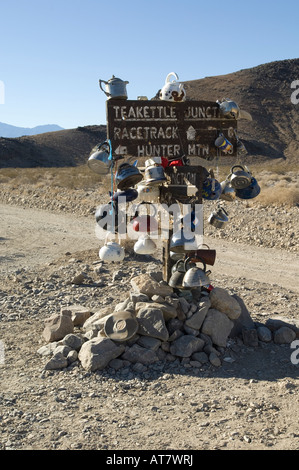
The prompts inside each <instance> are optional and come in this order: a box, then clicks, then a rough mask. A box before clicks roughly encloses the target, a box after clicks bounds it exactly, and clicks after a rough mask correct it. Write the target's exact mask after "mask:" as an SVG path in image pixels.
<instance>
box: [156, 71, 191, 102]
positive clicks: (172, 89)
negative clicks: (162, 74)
mask: <svg viewBox="0 0 299 470" xmlns="http://www.w3.org/2000/svg"><path fill="white" fill-rule="evenodd" d="M172 76H173V77H174V80H171V77H172ZM178 79H179V77H178V75H177V74H176V73H175V72H170V73H169V74H168V75H167V77H166V80H165V85H164V86H163V88H162V89H161V91H160V93H159V97H160V99H161V100H165V101H174V102H180V101H185V100H186V91H185V88H184V85H183V84H182V83H180V82H178V81H177V80H178Z"/></svg>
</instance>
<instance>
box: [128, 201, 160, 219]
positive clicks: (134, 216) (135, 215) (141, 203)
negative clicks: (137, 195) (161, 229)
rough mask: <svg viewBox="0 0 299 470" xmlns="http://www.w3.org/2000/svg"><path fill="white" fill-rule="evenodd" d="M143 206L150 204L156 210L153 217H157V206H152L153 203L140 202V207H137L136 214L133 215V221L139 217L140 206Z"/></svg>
mask: <svg viewBox="0 0 299 470" xmlns="http://www.w3.org/2000/svg"><path fill="white" fill-rule="evenodd" d="M143 204H149V205H150V206H153V207H154V209H155V213H154V215H153V217H155V216H156V215H157V208H156V206H155V204H152V203H151V202H146V201H142V202H140V203H139V204H138V206H137V207H136V210H135V213H134V215H133V218H132V220H133V219H135V218H136V217H138V216H139V212H138V208H139V206H141V205H143Z"/></svg>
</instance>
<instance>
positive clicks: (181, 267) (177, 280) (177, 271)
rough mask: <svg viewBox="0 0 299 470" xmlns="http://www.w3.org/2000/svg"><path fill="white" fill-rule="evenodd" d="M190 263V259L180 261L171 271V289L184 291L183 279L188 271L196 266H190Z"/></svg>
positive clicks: (169, 283)
mask: <svg viewBox="0 0 299 470" xmlns="http://www.w3.org/2000/svg"><path fill="white" fill-rule="evenodd" d="M189 261H190V260H189V259H186V260H184V259H180V260H178V261H177V262H176V264H175V265H174V266H173V268H172V270H171V276H170V279H169V282H168V285H169V286H170V287H173V288H176V289H184V287H183V279H184V277H185V274H186V271H187V269H189V268H191V267H192V266H195V264H194V263H192V264H190V263H189Z"/></svg>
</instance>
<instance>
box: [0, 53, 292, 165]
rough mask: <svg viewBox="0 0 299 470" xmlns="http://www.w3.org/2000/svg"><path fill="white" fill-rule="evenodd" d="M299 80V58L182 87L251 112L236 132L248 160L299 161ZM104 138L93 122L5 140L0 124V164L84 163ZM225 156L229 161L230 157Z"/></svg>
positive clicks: (103, 129)
mask: <svg viewBox="0 0 299 470" xmlns="http://www.w3.org/2000/svg"><path fill="white" fill-rule="evenodd" d="M297 80H299V58H298V59H287V60H281V61H276V62H270V63H268V64H263V65H259V66H257V67H253V68H249V69H243V70H240V71H238V72H234V73H231V74H227V75H218V76H215V77H205V78H202V79H198V80H190V81H185V82H184V85H185V89H186V93H187V99H188V100H191V101H192V100H207V101H215V102H216V100H219V99H221V98H225V97H227V98H231V99H232V100H234V101H235V102H236V103H237V104H238V105H239V106H240V108H241V109H243V110H245V111H247V112H248V113H250V114H251V116H252V121H247V120H244V119H243V120H240V121H239V122H238V135H239V137H240V139H241V141H242V142H243V143H244V145H245V147H246V149H247V150H248V155H246V156H245V157H244V160H246V162H248V163H249V162H251V161H252V162H266V161H271V160H272V161H273V160H277V159H279V160H286V161H288V162H291V163H292V162H295V163H296V162H298V161H299V103H298V104H294V103H293V102H292V100H291V95H292V92H293V91H294V90H293V89H292V88H291V84H292V83H293V82H295V81H297ZM35 132H36V131H35ZM106 136H107V128H106V126H105V125H92V126H85V127H78V128H76V129H66V130H59V131H57V132H45V133H42V134H38V135H32V136H31V135H26V136H23V137H17V138H5V137H4V136H3V135H1V123H0V168H5V167H21V168H27V167H38V166H40V167H47V166H75V165H80V164H83V163H86V161H87V159H88V156H89V154H90V151H91V149H92V148H93V147H94V146H95V145H96V144H98V143H100V142H103V141H104V140H105V139H106V138H107V137H106ZM222 160H223V163H225V164H229V163H230V162H229V159H228V157H225V159H224V158H223V159H222ZM220 163H221V162H220ZM232 163H233V164H234V162H232ZM242 163H243V164H244V161H242Z"/></svg>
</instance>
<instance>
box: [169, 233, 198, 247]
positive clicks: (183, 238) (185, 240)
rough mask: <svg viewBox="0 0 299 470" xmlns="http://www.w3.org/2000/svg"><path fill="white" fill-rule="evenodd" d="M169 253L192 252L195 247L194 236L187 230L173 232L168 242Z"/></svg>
mask: <svg viewBox="0 0 299 470" xmlns="http://www.w3.org/2000/svg"><path fill="white" fill-rule="evenodd" d="M169 248H170V251H172V252H174V253H185V252H186V251H194V250H196V248H197V246H196V244H195V235H194V233H193V232H191V231H190V230H188V229H184V228H181V229H180V230H178V231H177V232H175V233H174V234H173V235H172V237H171V240H170V244H169Z"/></svg>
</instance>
